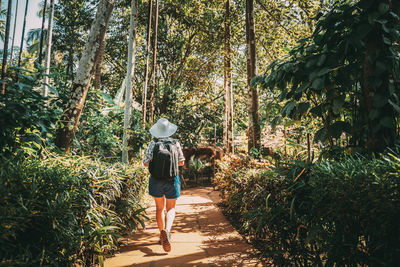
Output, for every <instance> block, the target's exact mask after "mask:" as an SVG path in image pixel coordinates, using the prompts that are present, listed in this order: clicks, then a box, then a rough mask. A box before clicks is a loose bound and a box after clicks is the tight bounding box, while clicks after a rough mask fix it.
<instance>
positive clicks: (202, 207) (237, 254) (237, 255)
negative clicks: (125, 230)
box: [105, 187, 265, 267]
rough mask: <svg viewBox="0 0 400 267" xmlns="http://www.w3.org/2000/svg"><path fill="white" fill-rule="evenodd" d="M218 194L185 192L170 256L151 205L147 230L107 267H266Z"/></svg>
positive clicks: (134, 237)
mask: <svg viewBox="0 0 400 267" xmlns="http://www.w3.org/2000/svg"><path fill="white" fill-rule="evenodd" d="M218 194H219V193H218V192H217V191H214V190H213V189H212V188H211V187H201V188H192V189H187V190H184V191H183V192H182V195H181V197H180V198H179V199H178V201H177V207H176V218H175V222H174V225H173V227H172V230H171V236H172V250H171V251H170V252H169V253H166V252H164V250H163V249H162V247H161V245H159V243H158V241H159V231H158V228H157V224H156V221H155V206H154V205H151V206H150V207H149V208H148V210H147V212H148V215H149V217H150V218H151V221H149V222H148V224H147V227H146V229H143V230H138V231H137V232H136V233H135V234H133V235H132V236H130V237H128V238H126V239H124V240H123V242H124V243H125V245H124V246H123V247H122V248H121V250H120V253H119V254H116V255H115V257H113V258H109V259H107V260H106V261H105V266H106V267H116V266H265V264H264V263H262V262H261V260H259V259H258V258H257V257H256V256H255V252H256V251H255V250H254V249H253V248H252V247H251V246H250V245H249V244H247V243H246V242H245V241H244V240H243V239H242V237H241V236H240V235H239V234H238V233H237V232H236V231H235V229H234V228H233V227H232V226H231V225H230V224H229V222H228V221H227V220H226V219H225V217H224V216H223V215H222V213H221V211H220V210H219V209H218V207H217V206H216V204H217V203H218V202H219V200H220V199H219V196H218Z"/></svg>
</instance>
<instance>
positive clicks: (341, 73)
mask: <svg viewBox="0 0 400 267" xmlns="http://www.w3.org/2000/svg"><path fill="white" fill-rule="evenodd" d="M397 10H398V6H397V3H391V4H390V3H389V2H387V1H370V0H361V1H359V2H355V3H354V2H351V1H350V2H348V3H347V2H346V3H344V4H341V5H337V6H335V7H334V8H333V9H332V10H331V11H330V12H328V13H327V14H326V15H323V16H322V17H321V15H320V16H318V17H317V19H318V23H317V26H316V30H315V31H314V33H313V34H312V35H311V37H309V38H305V39H302V40H300V41H299V45H298V46H297V47H296V48H294V49H293V50H291V51H290V53H289V57H288V58H287V59H285V60H284V61H283V62H280V61H276V62H274V63H272V64H271V65H270V66H269V68H268V70H267V73H266V74H265V75H261V76H259V77H258V78H256V79H254V80H253V84H262V85H263V86H264V88H270V89H272V90H274V89H278V90H280V95H279V100H281V101H285V105H284V107H283V108H282V110H281V113H282V115H284V116H288V117H290V118H293V119H296V120H300V119H303V118H304V117H307V116H313V117H315V118H317V119H318V120H319V123H320V129H319V130H318V131H317V132H316V134H315V141H321V142H322V143H327V144H328V145H329V147H330V148H335V147H338V146H340V142H341V141H340V140H341V138H343V137H344V136H347V137H348V138H349V141H348V142H347V146H348V147H353V148H354V149H356V150H357V149H358V150H360V149H361V150H366V151H369V152H374V151H382V150H383V149H385V148H386V147H391V146H393V145H394V143H395V141H396V139H397V137H398V132H397V126H396V125H397V117H398V114H399V111H400V108H399V104H400V103H399V99H398V94H399V92H398V90H397V87H398V86H397V82H396V80H397V79H398V77H399V74H400V73H399V67H398V62H399V57H398V47H397V45H396V44H397V42H398V40H399V37H400V34H399V25H400V20H399V16H398V13H397ZM343 134H344V135H343Z"/></svg>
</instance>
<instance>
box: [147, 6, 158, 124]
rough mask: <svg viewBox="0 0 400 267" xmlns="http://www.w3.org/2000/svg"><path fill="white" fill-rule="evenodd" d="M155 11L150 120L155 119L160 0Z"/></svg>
mask: <svg viewBox="0 0 400 267" xmlns="http://www.w3.org/2000/svg"><path fill="white" fill-rule="evenodd" d="M155 1H156V2H155V8H156V10H155V12H154V31H153V62H152V73H151V86H150V101H149V104H150V108H149V121H150V122H152V121H153V119H154V95H155V92H156V74H157V72H156V70H157V32H158V0H155Z"/></svg>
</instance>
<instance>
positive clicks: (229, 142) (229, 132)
mask: <svg viewBox="0 0 400 267" xmlns="http://www.w3.org/2000/svg"><path fill="white" fill-rule="evenodd" d="M224 28H225V31H224V32H225V35H224V114H223V144H224V147H225V149H226V151H227V152H228V153H232V152H233V92H232V59H231V56H232V54H231V40H230V39H231V38H230V37H231V18H230V0H226V3H225V19H224Z"/></svg>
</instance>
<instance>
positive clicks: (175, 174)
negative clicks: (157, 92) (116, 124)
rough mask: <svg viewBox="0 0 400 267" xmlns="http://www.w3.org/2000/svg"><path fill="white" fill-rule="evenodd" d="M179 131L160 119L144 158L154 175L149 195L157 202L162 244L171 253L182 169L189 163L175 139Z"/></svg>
mask: <svg viewBox="0 0 400 267" xmlns="http://www.w3.org/2000/svg"><path fill="white" fill-rule="evenodd" d="M177 128H178V127H177V126H176V125H175V124H173V123H171V122H169V121H168V120H167V119H164V118H163V119H159V120H158V121H157V123H156V124H154V125H153V126H152V127H151V128H150V133H151V135H152V136H153V140H152V141H151V142H150V144H149V146H148V147H147V150H146V154H145V157H144V159H143V164H144V166H146V167H149V171H150V173H151V176H150V180H149V194H150V195H151V196H152V197H153V198H154V200H155V204H156V221H157V225H158V229H159V230H160V242H161V245H162V247H163V249H164V250H165V251H166V252H169V251H171V234H170V232H171V228H172V224H173V222H174V219H175V205H176V200H177V199H178V197H179V196H180V191H181V182H180V178H179V169H178V166H183V165H184V161H185V158H184V156H183V153H182V147H181V145H180V144H179V142H178V141H177V140H175V139H173V138H171V135H173V134H174V133H175V132H176V130H177ZM164 207H166V214H165V212H164Z"/></svg>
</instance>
